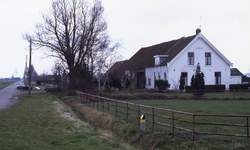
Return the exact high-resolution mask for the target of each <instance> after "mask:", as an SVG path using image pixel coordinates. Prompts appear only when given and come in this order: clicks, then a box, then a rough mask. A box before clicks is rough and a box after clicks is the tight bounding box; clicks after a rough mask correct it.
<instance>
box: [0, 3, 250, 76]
mask: <svg viewBox="0 0 250 150" xmlns="http://www.w3.org/2000/svg"><path fill="white" fill-rule="evenodd" d="M51 2H52V0H22V1H20V0H0V20H1V23H0V77H11V76H12V75H14V76H15V77H22V75H23V71H24V67H25V61H26V55H28V52H29V51H28V50H29V43H28V42H27V41H25V40H23V39H22V34H23V33H25V32H28V33H30V34H33V33H34V31H35V25H36V24H37V23H38V22H42V21H43V20H42V17H41V14H42V13H46V11H47V10H48V9H49V8H50V7H51ZM102 4H103V6H104V9H105V12H104V17H105V19H106V21H107V23H108V33H109V35H110V37H111V38H112V39H113V41H115V42H117V41H119V42H120V43H121V45H122V47H121V48H120V49H119V51H120V54H121V55H122V56H123V58H124V59H129V58H130V57H131V56H133V55H134V54H135V53H136V52H137V51H138V50H139V49H140V48H141V47H147V46H151V45H154V44H159V43H162V42H166V41H170V40H173V39H178V38H181V37H183V36H191V35H194V34H195V30H196V29H197V28H199V27H200V25H201V32H202V34H203V35H204V36H205V37H206V38H207V39H208V40H209V41H210V42H211V43H212V44H213V45H214V46H215V47H216V48H217V49H218V50H219V51H220V52H221V53H222V54H223V55H224V56H225V57H227V58H228V59H229V61H231V62H232V63H233V64H234V66H233V67H235V68H238V69H239V70H240V71H241V72H242V73H248V72H250V1H249V0H209V1H208V0H189V1H186V0H103V3H102ZM32 57H33V59H32V64H33V65H34V67H35V69H36V71H37V72H38V74H41V73H43V72H49V71H50V70H51V67H52V66H53V64H54V63H53V62H54V61H53V59H49V58H44V55H43V54H42V51H34V52H33V55H32Z"/></svg>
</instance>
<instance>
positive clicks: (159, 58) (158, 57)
mask: <svg viewBox="0 0 250 150" xmlns="http://www.w3.org/2000/svg"><path fill="white" fill-rule="evenodd" d="M167 57H168V55H156V56H154V58H155V65H156V66H157V65H160V64H161V63H162V62H163V61H164V60H165V59H166V58H167Z"/></svg>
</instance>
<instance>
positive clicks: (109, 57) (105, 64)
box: [93, 44, 121, 90]
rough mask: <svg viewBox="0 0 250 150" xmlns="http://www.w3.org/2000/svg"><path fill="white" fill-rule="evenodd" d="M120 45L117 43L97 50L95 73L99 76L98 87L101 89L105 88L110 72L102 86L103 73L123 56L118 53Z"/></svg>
mask: <svg viewBox="0 0 250 150" xmlns="http://www.w3.org/2000/svg"><path fill="white" fill-rule="evenodd" d="M119 46H120V45H119V44H116V45H115V46H114V47H112V48H107V49H105V50H102V51H97V52H95V55H94V60H95V61H94V64H93V65H94V67H95V70H94V73H95V74H96V75H97V78H98V88H99V90H101V89H103V88H104V87H105V84H106V81H107V78H108V74H106V76H105V79H104V84H103V86H102V88H101V74H103V73H104V72H106V71H107V70H108V69H109V68H110V67H111V66H112V65H113V64H114V63H115V62H116V61H117V60H118V59H119V58H121V56H120V55H117V49H118V47H119Z"/></svg>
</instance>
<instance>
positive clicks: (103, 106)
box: [101, 98, 104, 111]
mask: <svg viewBox="0 0 250 150" xmlns="http://www.w3.org/2000/svg"><path fill="white" fill-rule="evenodd" d="M101 100H102V111H104V99H103V98H102V99H101Z"/></svg>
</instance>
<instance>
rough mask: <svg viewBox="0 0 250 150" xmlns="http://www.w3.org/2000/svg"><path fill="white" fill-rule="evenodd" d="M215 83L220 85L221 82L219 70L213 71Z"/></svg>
mask: <svg viewBox="0 0 250 150" xmlns="http://www.w3.org/2000/svg"><path fill="white" fill-rule="evenodd" d="M214 76H215V84H217V85H220V84H221V73H220V72H215V73H214Z"/></svg>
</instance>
